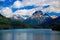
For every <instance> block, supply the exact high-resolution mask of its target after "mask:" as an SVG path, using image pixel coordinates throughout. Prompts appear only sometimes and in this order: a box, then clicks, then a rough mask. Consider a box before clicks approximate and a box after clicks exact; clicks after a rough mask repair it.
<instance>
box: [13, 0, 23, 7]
mask: <svg viewBox="0 0 60 40" xmlns="http://www.w3.org/2000/svg"><path fill="white" fill-rule="evenodd" d="M22 5H23V4H22V2H20V1H18V0H17V1H15V2H14V4H13V7H14V8H20V7H22Z"/></svg>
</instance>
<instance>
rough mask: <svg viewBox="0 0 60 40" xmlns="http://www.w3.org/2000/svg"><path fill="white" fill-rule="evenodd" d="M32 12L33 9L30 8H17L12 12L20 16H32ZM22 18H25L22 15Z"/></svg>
mask: <svg viewBox="0 0 60 40" xmlns="http://www.w3.org/2000/svg"><path fill="white" fill-rule="evenodd" d="M34 12H35V11H34V9H32V10H25V9H24V10H17V11H16V12H14V13H13V15H16V16H18V15H20V16H21V17H23V16H25V15H28V16H32V14H33V13H34ZM23 18H25V17H23ZM25 19H26V18H25Z"/></svg>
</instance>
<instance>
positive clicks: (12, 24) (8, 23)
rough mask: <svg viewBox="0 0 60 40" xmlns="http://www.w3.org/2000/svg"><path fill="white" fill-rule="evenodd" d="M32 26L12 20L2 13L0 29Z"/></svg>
mask: <svg viewBox="0 0 60 40" xmlns="http://www.w3.org/2000/svg"><path fill="white" fill-rule="evenodd" d="M15 28H18V29H19V28H30V26H29V25H27V24H24V23H22V22H20V21H17V20H14V21H12V20H10V19H8V18H5V17H4V16H2V15H1V14H0V29H15Z"/></svg>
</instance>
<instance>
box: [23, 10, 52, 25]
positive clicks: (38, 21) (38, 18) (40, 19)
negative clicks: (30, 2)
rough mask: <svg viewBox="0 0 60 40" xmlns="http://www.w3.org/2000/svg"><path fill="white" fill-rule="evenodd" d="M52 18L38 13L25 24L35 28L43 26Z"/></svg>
mask: <svg viewBox="0 0 60 40" xmlns="http://www.w3.org/2000/svg"><path fill="white" fill-rule="evenodd" d="M48 19H49V20H50V19H51V17H50V16H49V15H48V14H43V12H42V11H40V10H39V11H36V12H34V13H33V14H32V16H31V17H30V18H28V19H26V20H25V21H24V22H25V23H27V24H30V25H34V26H43V23H44V22H46V21H49V20H48Z"/></svg>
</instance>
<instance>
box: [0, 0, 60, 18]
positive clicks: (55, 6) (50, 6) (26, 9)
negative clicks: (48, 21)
mask: <svg viewBox="0 0 60 40" xmlns="http://www.w3.org/2000/svg"><path fill="white" fill-rule="evenodd" d="M37 10H41V11H43V13H48V14H49V15H50V16H60V0H0V14H2V15H3V16H5V17H9V18H10V17H12V16H13V15H16V16H18V15H20V16H21V17H23V18H25V19H26V18H28V17H30V16H32V14H33V13H34V12H35V11H37Z"/></svg>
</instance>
